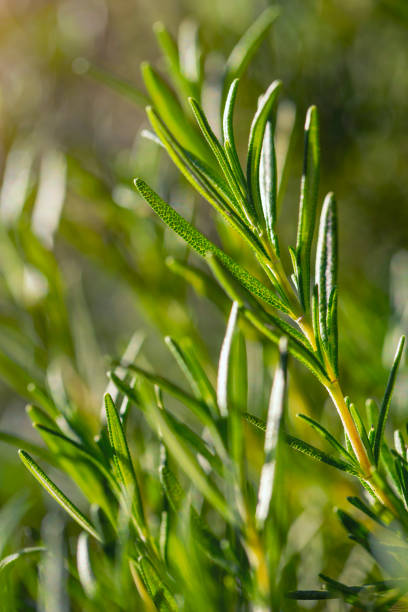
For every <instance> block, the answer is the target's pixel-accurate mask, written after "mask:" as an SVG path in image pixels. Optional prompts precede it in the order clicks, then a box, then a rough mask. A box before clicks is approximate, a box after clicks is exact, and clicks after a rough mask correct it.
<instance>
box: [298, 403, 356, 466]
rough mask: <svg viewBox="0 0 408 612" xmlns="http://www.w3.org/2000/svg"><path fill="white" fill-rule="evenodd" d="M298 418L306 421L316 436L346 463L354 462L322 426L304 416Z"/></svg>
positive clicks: (300, 415) (299, 415)
mask: <svg viewBox="0 0 408 612" xmlns="http://www.w3.org/2000/svg"><path fill="white" fill-rule="evenodd" d="M298 417H299V418H300V419H303V420H304V421H306V423H308V424H309V425H310V426H311V427H312V428H313V429H314V430H315V431H316V432H317V433H318V434H320V435H321V436H322V438H324V439H325V440H326V441H327V442H328V443H329V444H330V445H331V446H332V447H333V448H334V449H335V450H336V451H337V452H338V453H339V454H340V455H342V456H343V457H344V458H345V459H347V461H350V462H351V463H354V462H355V459H354V457H353V456H352V455H350V453H348V452H347V451H346V449H345V448H344V447H343V446H342V445H341V444H340V442H338V441H337V440H336V438H335V437H334V436H332V434H331V433H330V432H329V431H327V429H325V428H324V427H323V425H320V423H317V422H316V421H314V420H313V419H312V418H310V417H308V416H306V415H305V414H298Z"/></svg>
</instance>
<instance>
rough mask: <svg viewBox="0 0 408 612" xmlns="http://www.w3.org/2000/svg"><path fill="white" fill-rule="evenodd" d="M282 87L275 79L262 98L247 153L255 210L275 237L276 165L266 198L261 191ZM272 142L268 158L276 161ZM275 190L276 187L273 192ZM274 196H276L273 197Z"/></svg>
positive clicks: (249, 179) (249, 180) (250, 189)
mask: <svg viewBox="0 0 408 612" xmlns="http://www.w3.org/2000/svg"><path fill="white" fill-rule="evenodd" d="M281 87H282V83H281V81H274V82H273V83H272V84H271V85H270V86H269V87H268V89H267V90H266V92H265V93H264V94H263V96H262V97H261V99H260V102H259V105H258V109H257V111H256V113H255V116H254V118H253V121H252V124H251V130H250V133H249V142H248V157H247V181H248V188H249V193H250V199H251V204H252V212H253V214H254V215H255V216H256V218H257V219H258V222H260V223H261V227H266V228H267V230H268V234H269V236H270V237H272V238H273V236H274V232H275V227H274V226H275V220H276V168H272V169H271V168H269V169H268V170H269V171H270V172H271V174H270V175H269V177H268V178H269V179H270V180H271V181H273V182H274V185H272V183H271V184H270V185H269V188H270V189H269V191H268V194H267V195H266V199H264V200H263V199H262V198H261V191H260V177H259V167H260V162H261V154H262V149H263V144H264V135H265V129H266V124H267V122H268V120H269V118H270V114H271V112H272V108H273V106H274V105H275V103H276V101H277V98H278V95H279V92H280V90H281ZM272 137H273V136H272ZM268 144H269V145H270V144H271V143H270V142H269V143H268V142H267V141H265V145H266V146H265V148H264V162H266V163H268V162H269V163H271V162H272V164H274V163H275V162H274V159H272V160H271V159H266V157H267V155H268ZM269 153H270V151H269ZM273 157H274V154H273ZM266 169H267V168H266V166H265V165H264V170H266ZM264 174H265V173H264ZM263 178H265V177H263ZM264 182H265V181H263V184H264ZM271 190H273V192H274V193H273V194H272V192H271ZM264 195H265V194H264ZM271 196H272V200H271V199H270V198H271ZM271 206H272V208H271ZM272 244H273V242H272Z"/></svg>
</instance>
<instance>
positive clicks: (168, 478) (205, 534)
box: [159, 446, 231, 569]
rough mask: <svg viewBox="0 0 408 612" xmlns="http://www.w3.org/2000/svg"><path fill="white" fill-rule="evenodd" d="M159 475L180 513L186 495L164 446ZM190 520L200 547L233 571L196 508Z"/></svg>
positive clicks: (168, 495) (210, 556)
mask: <svg viewBox="0 0 408 612" xmlns="http://www.w3.org/2000/svg"><path fill="white" fill-rule="evenodd" d="M159 473H160V482H161V484H162V486H163V489H164V492H165V494H166V497H167V499H168V501H169V503H170V506H171V508H172V510H173V511H174V512H176V513H179V512H180V510H181V509H182V504H183V502H184V500H185V498H186V495H185V492H184V490H183V489H182V487H181V485H180V483H179V481H178V479H177V477H176V476H175V474H174V472H172V470H171V469H170V468H169V466H168V461H167V452H166V449H165V447H164V446H162V448H161V461H160V468H159ZM190 518H191V526H192V528H193V529H194V530H195V537H196V538H197V543H198V544H199V546H200V547H201V548H202V549H203V550H204V552H205V553H206V554H207V555H208V556H209V558H210V559H211V560H213V561H214V562H215V563H217V564H218V565H220V566H221V567H224V568H227V569H231V564H228V562H227V561H226V558H225V555H224V554H223V551H222V548H221V546H220V543H219V541H218V540H217V538H216V537H215V536H214V535H213V533H211V531H210V530H209V529H208V527H207V525H206V524H205V523H204V521H203V520H202V519H201V517H200V516H199V514H198V513H197V511H196V510H195V508H194V507H191V508H190Z"/></svg>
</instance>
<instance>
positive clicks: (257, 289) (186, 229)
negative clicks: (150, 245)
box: [135, 179, 288, 313]
mask: <svg viewBox="0 0 408 612" xmlns="http://www.w3.org/2000/svg"><path fill="white" fill-rule="evenodd" d="M135 185H136V187H137V188H138V190H139V192H140V194H141V196H142V197H143V198H144V199H145V200H146V202H147V203H148V204H149V205H150V206H151V207H152V208H153V210H154V211H155V212H156V213H157V214H158V216H159V217H160V218H161V219H162V221H164V223H166V224H167V225H168V226H169V227H170V228H171V229H172V230H173V231H175V232H176V234H178V235H179V236H180V237H181V238H183V240H185V241H186V242H187V244H189V245H190V246H191V247H192V248H193V249H194V250H195V251H196V252H197V253H198V254H199V255H201V256H202V257H204V258H205V257H206V256H207V254H209V253H212V254H213V255H215V256H216V257H217V259H218V260H219V262H220V263H221V264H222V265H223V266H224V267H225V268H226V269H227V270H228V271H229V272H230V273H231V274H232V276H234V278H235V279H236V280H238V281H239V282H240V283H241V285H242V286H243V287H245V289H247V290H248V291H249V292H250V293H252V294H253V295H254V296H256V297H258V298H260V299H261V300H263V301H264V302H266V303H267V304H269V305H270V306H273V307H274V308H277V309H278V310H281V311H282V312H286V313H287V312H288V307H287V306H286V304H284V303H283V302H282V301H281V300H280V299H279V298H277V297H276V296H275V295H274V294H273V293H272V292H271V291H270V290H269V289H268V288H267V287H265V285H263V284H262V283H261V282H260V281H259V280H258V279H257V278H255V277H254V276H252V275H251V274H249V272H247V271H246V270H245V269H244V268H242V267H241V266H240V265H239V264H238V263H237V262H236V261H234V260H233V259H232V258H231V257H230V256H229V255H227V254H226V253H224V252H223V251H221V249H219V248H218V247H216V246H215V245H214V244H213V243H212V242H210V241H209V240H208V239H207V238H206V237H205V236H203V234H202V233H201V232H199V231H198V230H197V229H196V228H195V227H193V226H192V225H191V224H190V223H188V221H186V220H185V219H184V218H183V217H182V216H181V215H179V214H178V213H177V212H176V211H175V210H174V209H173V208H172V207H171V206H169V204H167V203H166V202H164V200H162V199H161V198H160V197H159V196H158V195H157V193H155V192H154V191H153V190H152V189H151V188H150V187H149V186H148V185H147V184H146V183H145V182H144V181H143V180H142V179H136V180H135Z"/></svg>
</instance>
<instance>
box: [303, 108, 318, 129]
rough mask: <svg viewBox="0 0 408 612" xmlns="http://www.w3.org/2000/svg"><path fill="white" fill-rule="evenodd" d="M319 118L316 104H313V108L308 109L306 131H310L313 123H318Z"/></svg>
mask: <svg viewBox="0 0 408 612" xmlns="http://www.w3.org/2000/svg"><path fill="white" fill-rule="evenodd" d="M318 117H319V113H318V110H317V106H316V105H315V104H312V106H309V108H308V109H307V113H306V122H305V130H308V129H309V128H310V125H311V123H312V121H316V120H317V119H318Z"/></svg>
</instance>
